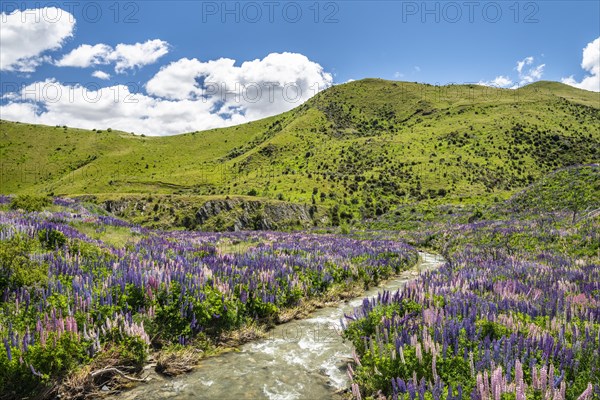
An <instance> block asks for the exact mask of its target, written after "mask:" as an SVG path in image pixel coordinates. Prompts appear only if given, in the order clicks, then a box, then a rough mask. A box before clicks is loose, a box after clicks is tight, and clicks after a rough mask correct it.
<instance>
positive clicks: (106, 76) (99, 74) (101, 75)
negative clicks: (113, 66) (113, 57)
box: [92, 71, 110, 80]
mask: <svg viewBox="0 0 600 400" xmlns="http://www.w3.org/2000/svg"><path fill="white" fill-rule="evenodd" d="M92 76H93V77H94V78H98V79H102V80H108V79H110V74H107V73H106V72H104V71H94V72H92Z"/></svg>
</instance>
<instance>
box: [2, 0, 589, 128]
mask: <svg viewBox="0 0 600 400" xmlns="http://www.w3.org/2000/svg"><path fill="white" fill-rule="evenodd" d="M1 4H2V5H1V7H2V8H1V11H2V12H3V13H4V15H3V18H4V17H6V16H7V15H8V14H10V13H12V12H13V11H14V10H15V9H17V10H21V11H23V10H24V9H37V10H41V9H44V7H56V6H58V7H60V8H61V9H63V10H64V11H65V13H66V12H69V14H67V15H69V16H70V17H71V18H72V19H73V20H74V22H73V24H72V25H73V26H72V27H71V29H72V30H71V31H70V32H66V33H65V32H62V33H53V31H52V30H56V29H57V28H56V27H57V25H59V24H62V23H63V22H64V20H65V18H61V20H60V22H57V21H56V19H55V20H52V18H53V16H54V15H55V14H52V13H48V15H43V14H42V15H41V18H38V20H41V21H36V22H39V23H42V24H43V23H44V22H51V26H50V27H49V28H47V29H50V30H41V31H40V32H42V33H43V34H44V37H46V38H52V37H53V36H52V35H53V34H55V35H56V38H55V39H56V40H55V42H52V40H51V39H48V42H49V43H48V44H47V46H46V47H47V49H43V48H42V49H41V50H40V49H33V48H32V49H31V52H30V53H31V54H28V53H27V51H25V50H23V48H27V46H28V45H27V44H26V43H16V44H15V43H10V40H15V39H11V38H14V37H18V36H21V37H22V35H21V34H20V33H19V35H13V36H11V35H8V34H6V32H5V31H4V30H3V33H4V34H3V36H2V37H0V40H2V46H3V54H2V56H3V58H4V59H5V60H9V61H5V62H4V64H3V66H2V71H1V74H2V95H3V100H2V105H3V107H2V108H0V112H3V114H4V116H3V118H9V119H10V118H12V119H15V118H17V119H21V120H27V121H29V122H42V123H44V122H46V123H52V122H57V123H60V120H61V118H63V119H65V120H66V119H68V118H69V117H72V116H73V114H74V112H75V110H72V111H69V110H67V111H65V107H66V105H65V104H63V105H62V108H60V109H59V107H57V106H53V105H51V104H48V102H47V101H46V102H45V101H44V99H40V98H35V99H30V98H25V97H24V96H23V95H22V94H19V93H18V92H19V90H21V89H22V88H23V85H30V84H34V83H36V82H44V81H47V80H53V82H56V83H57V84H60V85H61V87H62V88H63V89H64V87H73V86H76V85H77V84H81V85H88V87H92V88H105V89H107V88H111V87H113V88H114V87H117V86H118V85H129V87H130V90H131V91H135V92H139V94H140V95H143V96H146V97H147V98H146V97H144V98H143V100H144V101H142V103H143V104H146V105H149V106H152V107H155V106H156V107H158V105H157V101H164V100H169V101H170V102H175V101H184V102H190V101H194V100H198V99H199V96H200V94H199V92H195V90H196V89H194V88H190V89H189V90H188V91H187V92H186V91H184V92H185V93H179V94H177V95H175V94H172V93H170V92H169V90H172V89H174V88H175V89H176V88H181V87H184V86H185V84H188V85H189V84H190V81H189V79H187V80H186V81H185V84H184V82H183V81H176V80H173V79H174V77H175V76H177V77H180V76H181V71H184V70H185V71H187V72H186V73H190V74H192V75H194V79H197V78H199V77H200V75H202V74H204V75H205V76H210V77H213V78H214V77H215V76H217V75H219V74H220V75H224V76H225V75H226V78H223V79H233V80H234V81H235V80H236V79H238V80H241V81H243V82H248V81H249V80H252V78H253V77H254V78H256V77H257V76H258V80H261V79H263V78H261V73H263V74H266V75H268V76H275V77H276V78H277V80H278V81H279V82H280V83H283V82H284V81H286V80H289V81H291V82H294V84H297V85H299V87H302V88H303V89H304V91H305V92H306V85H310V83H316V84H318V85H322V86H327V85H330V84H332V83H333V84H334V83H344V82H347V81H348V80H352V79H361V78H366V77H377V78H384V79H395V80H406V81H417V82H427V83H432V84H436V83H437V84H446V83H467V82H468V83H477V82H480V83H487V84H496V85H498V86H504V87H516V86H520V85H522V84H525V83H528V82H531V81H535V80H539V79H544V80H555V81H561V80H564V81H566V82H569V83H571V84H573V85H576V86H577V85H579V86H581V87H584V88H586V89H591V90H600V88H597V86H598V83H597V82H598V79H597V75H598V74H597V73H596V72H597V68H596V64H597V63H598V62H600V61H598V60H597V56H596V54H597V53H598V52H600V50H599V49H597V47H600V41H597V42H594V41H595V40H596V39H598V38H599V37H600V2H597V1H569V2H566V1H565V2H562V1H535V2H531V1H529V2H527V1H522V2H514V1H498V2H491V1H482V2H479V1H473V2H464V1H457V2H453V1H450V2H448V1H445V2H434V1H430V2H421V1H419V2H412V1H369V2H366V1H337V2H329V1H321V2H315V1H296V2H277V1H273V2H266V1H257V2H234V1H230V2H221V1H218V2H206V1H139V2H132V1H123V2H113V1H106V2H67V3H61V2H48V3H44V2H40V1H35V2H22V1H19V2H10V1H4V2H3V3H1ZM98 10H101V13H102V15H101V16H99V15H98V13H97V12H98ZM228 10H229V12H227V11H228ZM258 10H260V15H259V14H257V11H258ZM299 12H300V13H301V15H299ZM26 17H30V16H26ZM30 19H32V18H30ZM49 20H52V21H49ZM21 21H23V20H22V19H21ZM2 22H3V23H5V20H3V21H2ZM13 22H14V21H13ZM29 22H30V21H28V23H29ZM4 25H5V26H6V25H8V24H4ZM25 25H26V24H23V26H25ZM11 29H12V31H11V32H12V33H13V34H14V33H15V32H17V33H18V32H20V31H19V29H21V27H20V26H18V24H17V26H12V28H11ZM23 32H25V31H23ZM61 35H62V36H61ZM65 35H66V36H65ZM19 40H21V39H19ZM32 40H34V39H33V38H32ZM151 40H154V41H155V42H152V45H149V47H148V48H145V47H142V48H141V50H140V49H138V50H139V51H137V53H136V50H135V49H134V48H133V47H127V46H133V45H135V44H136V43H137V44H144V43H148V42H149V41H151ZM25 42H26V40H25ZM32 43H33V42H32ZM57 43H58V44H57ZM119 44H124V45H126V47H124V48H123V49H122V51H115V50H116V49H117V46H118V45H119ZM81 45H90V46H95V45H105V46H104V47H103V53H102V54H103V55H102V56H101V57H104V58H102V59H101V60H100V61H99V62H96V63H93V62H92V63H91V65H89V66H81V65H80V66H73V62H72V61H71V62H67V61H65V62H63V63H62V66H61V62H60V60H61V58H63V57H64V56H65V55H68V54H69V53H70V52H71V51H73V50H75V49H77V48H79V47H80V46H81ZM34 47H35V46H34ZM584 48H586V49H588V51H587V53H586V54H587V56H586V57H587V59H586V60H584V59H583V57H584V55H583V50H584ZM11 49H15V50H14V51H16V52H19V51H23V54H24V56H23V58H21V59H17V55H14V54H12V55H11V54H9V53H8V52H10V51H12V50H11ZM38 50H39V51H38ZM140 51H141V52H142V53H144V52H145V51H149V52H150V53H152V52H154V53H153V54H154V56H153V55H152V54H150V55H148V54H140ZM132 52H133V53H132ZM117 53H118V54H117ZM134 53H135V54H134ZM285 53H293V54H296V55H298V57H295V58H294V57H291V58H290V57H288V58H286V57H271V58H269V59H268V60H267V59H266V58H265V57H267V56H269V55H270V54H285ZM19 54H21V53H19ZM132 54H133V55H132ZM300 55H301V56H303V57H304V58H301V57H299V56H300ZM99 57H100V56H99ZM136 57H138V58H136ZM221 58H227V59H232V60H235V64H233V66H232V65H227V66H225V67H223V68H221V66H219V65H216V66H210V67H209V66H208V65H207V64H206V63H207V62H209V61H211V60H218V59H221ZM182 59H188V60H195V61H194V63H192V64H191V65H187V64H186V65H185V68H184V66H183V65H180V64H177V68H179V69H178V70H176V69H175V66H173V67H172V68H171V70H172V71H171V72H173V73H171V74H166V73H165V74H163V75H162V76H161V77H160V78H161V79H160V84H157V82H156V81H155V82H154V84H153V85H150V84H149V82H150V81H151V80H152V79H156V80H158V78H156V74H157V73H158V72H159V71H160V70H161V68H165V67H167V66H169V65H170V64H171V63H177V62H178V61H180V60H182ZM11 60H13V61H15V62H14V63H13V64H12V65H10V64H9V65H7V62H10V61H11ZM23 60H25V61H23ZM119 60H120V61H119ZM252 60H259V61H261V60H262V61H263V62H261V63H259V64H258V65H254V66H253V67H252V68H250V69H248V68H244V69H239V68H238V69H236V68H235V67H240V66H241V65H242V63H243V62H245V61H252ZM96 61H98V59H97V60H96ZM519 61H521V62H522V67H521V70H520V71H519V70H518V69H517V63H518V62H519ZM119 62H121V64H120V65H121V68H120V70H119V71H117V70H116V69H117V65H119V64H118V63H119ZM582 62H584V63H585V62H587V64H586V65H587V69H583V68H582ZM277 63H280V64H281V65H280V66H279V67H276V68H275V69H269V68H273V64H277ZM32 65H33V66H32ZM287 65H292V67H290V69H291V72H290V73H284V71H283V69H285V67H286V66H287ZM215 68H216V69H215ZM219 68H220V69H219ZM261 68H262V69H261ZM598 68H600V67H598ZM217 69H218V70H217ZM96 71H101V72H102V73H104V76H103V78H105V79H99V78H96V77H93V76H92V73H94V72H96ZM190 71H194V72H193V73H192V72H190ZM223 71H229V72H228V73H227V74H225V73H224V72H223ZM261 71H262V72H261ZM274 71H275V72H274ZM307 71H308V72H307ZM279 73H281V74H282V76H279V75H278V74H279ZM257 74H258V75H257ZM304 74H306V75H304ZM107 75H110V78H108V76H107ZM96 76H102V74H99V73H98V72H96ZM283 76H284V77H285V80H284V79H283ZM590 76H591V77H592V79H591V80H590V79H588V80H587V81H584V79H585V78H586V77H588V78H590ZM594 76H595V78H594ZM106 78H108V79H106ZM188 78H189V77H188ZM169 79H171V81H169ZM300 82H302V83H300ZM307 82H308V83H307ZM228 83H231V81H228ZM90 85H91V86H90ZM147 85H149V86H147ZM302 85H305V86H302ZM150 87H152V88H153V90H148V88H150ZM19 88H20V89H19ZM596 88H597V89H596ZM186 90H187V89H186ZM10 92H16V93H17V94H18V95H17V96H16V97H15V96H13V97H11V96H10ZM124 97H125V96H124ZM307 97H309V94H306V93H304V94H303V95H302V97H301V99H300V100H301V101H303V100H305V99H306V98H307ZM119 100H121V99H119ZM221 100H225V101H217V100H215V101H214V102H212V103H210V102H209V103H210V104H207V102H206V101H205V102H204V106H206V107H207V109H208V110H209V111H210V110H212V111H214V112H217V111H218V112H219V114H220V115H221V116H222V119H223V121H221V122H219V120H216V119H213V120H211V119H210V118H205V119H203V121H204V120H211V122H206V123H205V122H199V121H197V120H194V119H190V120H189V121H188V122H189V123H187V124H179V125H177V126H172V127H169V129H166V130H165V133H178V132H179V131H180V130H182V131H185V130H191V129H192V128H193V129H196V128H198V129H203V128H207V127H214V126H220V125H231V124H234V123H239V122H244V121H245V120H247V119H256V118H260V117H264V116H266V115H269V114H273V113H276V112H281V111H282V110H285V109H289V108H291V107H292V106H293V104H289V102H287V104H283V105H281V104H280V105H276V104H275V105H273V104H272V103H269V104H262V106H261V107H258V106H256V107H254V108H252V107H250V108H247V107H246V106H247V104H238V105H237V106H239V107H237V106H236V105H234V104H231V103H230V102H229V101H228V99H227V98H225V99H221ZM24 103H27V105H28V106H27V107H25V105H24ZM242 103H243V101H242ZM11 104H12V107H10V108H9V107H8V106H9V105H11ZM15 104H16V105H15ZM30 106H31V107H30ZM164 106H165V104H164V102H163V103H162V104H161V105H160V107H163V108H164ZM185 106H189V110H190V111H193V110H194V108H193V106H192V105H191V104H187V103H185ZM209 106H210V107H209ZM236 107H237V108H236ZM138 108H140V109H141V108H142V107H141V105H140V106H139V107H138ZM246 108H247V110H246ZM132 109H133V107H130V108H128V109H127V110H128V111H124V112H121V111H122V110H116V112H115V114H116V115H121V114H123V115H125V114H131V110H132ZM238 109H239V110H245V111H244V112H243V114H245V115H242V113H239V112H237V111H236V110H238ZM24 110H25V111H24ZM50 111H51V112H52V114H51V115H50V114H49V112H50ZM61 112H62V114H61ZM140 112H141V111H140ZM157 112H158V111H157ZM161 112H162V111H161ZM44 114H48V115H46V116H45V117H43V118H41V116H43V115H44ZM142 114H143V112H142ZM167 114H168V113H167ZM161 115H163V114H161ZM138 117H139V118H140V119H142V120H148V118H151V116H148V115H146V116H145V118H142V117H144V116H143V115H139V116H138ZM242 117H243V118H242ZM91 118H92V120H94V122H95V121H98V123H100V124H102V123H113V125H114V124H116V125H115V126H117V127H123V128H124V127H126V126H128V125H132V129H131V130H135V129H133V128H136V127H139V128H140V129H141V130H144V129H146V130H147V129H148V126H144V124H139V123H137V124H136V123H135V121H134V120H130V121H128V122H127V121H125V120H123V124H122V126H121V125H120V124H119V123H118V121H114V120H112V121H103V120H102V119H101V118H99V117H97V116H91ZM183 118H185V116H183ZM71 120H72V118H71ZM79 125H84V127H89V126H86V124H85V121H84V120H82V121H80V122H79ZM87 125H89V124H87ZM101 126H102V125H99V127H101ZM149 133H150V134H161V133H160V132H149Z"/></svg>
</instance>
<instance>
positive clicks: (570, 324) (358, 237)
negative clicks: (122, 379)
mask: <svg viewBox="0 0 600 400" xmlns="http://www.w3.org/2000/svg"><path fill="white" fill-rule="evenodd" d="M573 171H575V170H565V171H563V172H559V173H557V174H556V176H554V177H552V179H549V180H548V181H544V182H542V183H541V184H540V185H538V186H537V187H535V186H534V187H532V188H530V189H529V190H528V191H525V192H523V193H519V194H518V195H516V196H514V197H513V198H512V199H510V200H509V201H507V202H503V203H500V204H495V205H492V206H490V207H488V208H487V209H486V210H484V211H483V212H481V211H479V210H476V211H475V212H474V211H473V209H472V208H468V207H454V208H453V206H444V207H443V208H442V210H443V213H444V214H445V215H446V216H447V217H444V218H441V217H440V218H438V219H436V220H433V221H431V220H429V221H420V222H418V224H417V225H416V226H417V227H418V228H417V229H408V230H402V229H399V230H398V229H396V230H388V231H383V230H377V231H368V230H360V231H358V230H356V231H355V232H353V234H338V235H336V234H322V233H319V234H317V233H300V232H295V233H283V232H230V233H203V232H188V231H168V232H167V231H156V230H150V229H146V228H143V227H140V226H137V225H133V224H131V223H128V222H125V221H123V220H120V219H117V218H114V217H112V216H110V215H108V214H106V213H105V212H103V211H102V210H100V209H99V208H97V206H94V205H93V204H87V203H80V202H77V201H75V200H70V199H62V198H55V199H53V200H52V201H50V200H49V199H39V198H37V199H36V198H33V197H32V198H24V199H21V198H14V197H13V198H11V197H0V245H1V247H0V262H1V269H0V294H1V296H2V297H1V303H0V306H1V309H0V337H1V339H2V344H1V345H0V398H2V399H4V398H6V399H9V398H10V399H12V398H23V397H28V396H32V395H35V396H38V397H41V398H42V397H49V396H53V395H55V394H56V393H60V394H61V395H63V397H64V398H69V397H71V398H86V397H89V395H90V394H91V392H90V391H89V389H90V388H88V389H84V390H82V391H80V392H76V393H73V391H71V392H69V391H67V392H64V391H63V392H61V391H60V388H61V385H63V386H64V383H63V382H67V383H69V382H71V384H70V386H69V387H71V388H72V387H73V386H77V384H79V385H80V386H81V382H82V381H81V380H79V381H78V380H76V379H75V378H73V377H74V376H75V377H77V376H83V375H85V376H88V377H90V376H91V377H92V378H93V379H92V386H93V385H94V384H95V385H98V384H100V385H101V384H102V382H105V381H106V379H108V378H107V377H106V376H105V375H109V376H110V374H108V372H110V371H107V366H108V367H111V366H118V368H119V369H120V371H124V372H126V373H127V374H130V376H136V373H138V372H139V371H140V370H141V369H142V367H143V366H144V365H145V363H147V361H148V359H149V358H152V357H154V356H155V355H156V354H159V353H160V352H167V351H179V350H181V349H190V348H192V349H198V350H200V351H201V352H206V354H211V351H213V350H215V349H218V348H220V346H222V345H223V344H222V343H223V338H224V337H227V335H228V334H231V333H232V332H236V331H241V330H244V329H246V328H248V327H253V326H257V325H259V326H262V327H268V326H270V325H272V324H274V323H280V322H283V321H285V320H286V317H285V316H284V315H285V312H286V310H291V309H293V308H294V307H306V305H307V303H306V302H307V301H309V300H311V299H313V300H319V299H321V300H323V299H327V300H332V299H333V300H335V299H341V298H343V297H345V295H347V294H348V293H349V291H351V290H356V289H357V288H364V287H368V286H372V285H375V284H377V283H378V282H379V281H381V280H382V279H386V278H389V277H391V276H393V275H394V274H397V273H399V272H400V271H402V270H405V269H408V268H410V267H411V266H413V265H414V264H415V263H416V261H417V252H416V250H415V249H416V248H420V249H426V250H428V251H437V252H440V253H441V254H443V255H444V257H445V258H446V259H447V260H448V261H447V262H446V263H445V264H444V265H443V266H442V267H441V268H439V269H438V270H435V271H430V272H426V273H423V274H422V275H420V276H419V278H417V279H416V280H413V281H411V282H409V283H408V284H407V286H405V287H404V288H403V289H401V290H399V291H397V292H395V293H389V292H383V293H380V295H379V296H378V297H377V298H375V299H373V300H369V299H365V300H364V301H363V305H362V306H361V307H358V308H356V309H355V310H354V312H353V313H350V314H348V315H346V316H345V318H344V321H343V326H344V329H343V333H342V335H343V337H344V339H346V340H349V341H351V343H352V344H353V346H354V349H355V350H354V357H353V358H354V361H353V362H352V363H350V364H349V365H348V375H349V378H350V382H351V383H350V384H351V387H350V388H349V389H348V392H347V393H346V395H347V396H348V398H350V397H351V398H354V399H394V400H396V399H401V400H405V399H411V400H412V399H419V400H422V399H428V400H429V399H432V400H437V399H443V400H454V399H472V400H509V399H510V400H512V399H515V400H524V399H543V400H546V399H547V400H561V399H573V400H591V399H600V216H599V213H598V210H599V209H600V205H599V204H598V202H599V201H600V196H598V195H597V194H598V193H600V179H598V176H599V175H598V167H597V166H588V167H583V168H581V169H579V170H576V173H577V174H579V175H573V173H574V172H573ZM582 171H583V172H582ZM561 174H562V175H561ZM570 181H574V182H576V183H577V185H575V184H573V185H570V187H571V188H575V187H577V192H574V190H575V189H569V187H567V186H568V185H567V183H568V182H570ZM565 188H566V189H565ZM573 199H574V200H573ZM20 202H21V203H22V204H21V203H20ZM38 203H39V204H38ZM32 204H33V206H31V205H32ZM533 204H535V207H534V206H532V205H533ZM27 208H31V209H30V210H24V209H27ZM33 209H36V210H37V211H34V210H33ZM415 214H418V212H415ZM404 243H409V244H410V245H407V244H404ZM353 293H356V292H353ZM176 354H179V353H176ZM213 354H214V353H213ZM86 368H87V369H86ZM82 371H83V373H82ZM78 374H79V375H78ZM73 382H75V384H74V383H73ZM88 383H89V382H88ZM67 386H68V385H67ZM86 390H87V391H86ZM92 392H93V391H92ZM95 393H96V394H97V392H95Z"/></svg>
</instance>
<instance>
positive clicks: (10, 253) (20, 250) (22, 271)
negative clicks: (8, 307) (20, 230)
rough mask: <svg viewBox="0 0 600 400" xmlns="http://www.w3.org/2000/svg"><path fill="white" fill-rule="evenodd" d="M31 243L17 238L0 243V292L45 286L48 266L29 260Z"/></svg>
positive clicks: (28, 240) (31, 248)
mask: <svg viewBox="0 0 600 400" xmlns="http://www.w3.org/2000/svg"><path fill="white" fill-rule="evenodd" d="M33 243H34V242H33V241H32V240H30V239H25V238H22V237H19V236H15V237H13V238H11V239H9V240H4V241H1V242H0V292H3V291H4V290H5V289H6V288H8V289H18V288H20V287H23V286H34V285H38V286H44V285H45V284H46V281H47V280H48V266H47V265H46V264H43V263H42V264H40V263H38V262H36V261H33V260H31V259H30V258H29V255H30V253H31V252H32V250H33Z"/></svg>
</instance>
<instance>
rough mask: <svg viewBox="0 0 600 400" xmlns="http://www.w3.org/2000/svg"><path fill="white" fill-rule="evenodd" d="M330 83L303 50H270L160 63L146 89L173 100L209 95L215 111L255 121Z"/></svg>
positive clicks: (288, 108) (297, 101) (291, 105)
mask: <svg viewBox="0 0 600 400" xmlns="http://www.w3.org/2000/svg"><path fill="white" fill-rule="evenodd" d="M332 82H333V78H332V76H331V74H329V73H327V72H325V71H324V70H323V67H321V66H320V65H319V64H317V63H315V62H312V61H310V60H309V59H308V58H307V57H306V56H304V55H302V54H297V53H271V54H269V55H267V56H266V57H265V58H263V59H262V60H259V59H256V60H253V61H246V62H243V63H242V64H241V65H240V66H236V65H235V60H232V59H229V58H220V59H218V60H214V61H208V62H202V61H199V60H197V59H187V58H183V59H180V60H178V61H175V62H173V63H171V64H169V65H167V66H166V67H163V68H162V69H161V70H160V71H159V72H158V73H157V74H156V75H155V76H154V77H153V78H152V79H150V81H149V82H148V83H147V84H146V90H147V91H148V93H149V94H151V95H154V96H159V97H163V98H165V99H172V100H183V99H190V100H192V99H199V98H202V97H210V98H213V99H217V100H218V103H216V104H217V105H218V108H219V109H218V110H217V111H218V112H219V113H224V114H231V113H232V112H233V113H243V114H244V115H246V117H247V118H248V119H249V120H253V119H258V118H263V117H266V116H269V115H274V114H277V113H281V112H284V111H287V110H290V109H292V108H293V107H295V106H297V105H300V104H302V103H303V102H304V101H306V100H307V99H309V98H310V97H312V96H313V95H315V94H316V93H317V92H318V91H320V90H322V89H324V88H327V87H329V86H331V84H332Z"/></svg>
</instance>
